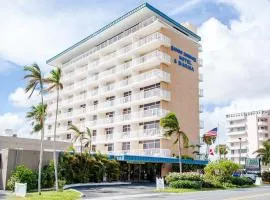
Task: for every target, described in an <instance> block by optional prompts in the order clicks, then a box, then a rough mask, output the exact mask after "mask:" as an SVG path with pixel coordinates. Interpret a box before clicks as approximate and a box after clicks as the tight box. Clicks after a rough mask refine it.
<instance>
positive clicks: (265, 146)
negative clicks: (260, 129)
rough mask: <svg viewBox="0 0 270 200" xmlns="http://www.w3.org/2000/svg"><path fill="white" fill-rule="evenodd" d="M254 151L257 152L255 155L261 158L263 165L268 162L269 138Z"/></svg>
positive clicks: (269, 157)
mask: <svg viewBox="0 0 270 200" xmlns="http://www.w3.org/2000/svg"><path fill="white" fill-rule="evenodd" d="M254 153H256V154H257V157H260V158H261V159H262V163H263V164H264V165H268V164H270V139H268V140H266V141H264V142H263V147H262V148H259V149H258V150H257V151H255V152H254Z"/></svg>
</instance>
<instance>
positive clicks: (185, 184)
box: [170, 180, 202, 189]
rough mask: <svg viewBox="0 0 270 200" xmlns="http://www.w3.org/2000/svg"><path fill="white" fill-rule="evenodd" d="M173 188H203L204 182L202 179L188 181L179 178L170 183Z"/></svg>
mask: <svg viewBox="0 0 270 200" xmlns="http://www.w3.org/2000/svg"><path fill="white" fill-rule="evenodd" d="M170 187H172V188H188V189H201V188H202V183H201V182H200V181H188V180H178V181H173V182H171V183H170Z"/></svg>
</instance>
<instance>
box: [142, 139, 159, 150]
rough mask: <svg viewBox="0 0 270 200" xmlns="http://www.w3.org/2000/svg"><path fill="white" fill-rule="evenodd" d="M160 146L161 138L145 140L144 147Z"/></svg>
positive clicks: (155, 147) (154, 147)
mask: <svg viewBox="0 0 270 200" xmlns="http://www.w3.org/2000/svg"><path fill="white" fill-rule="evenodd" d="M157 148H160V141H159V140H148V141H144V142H143V149H157Z"/></svg>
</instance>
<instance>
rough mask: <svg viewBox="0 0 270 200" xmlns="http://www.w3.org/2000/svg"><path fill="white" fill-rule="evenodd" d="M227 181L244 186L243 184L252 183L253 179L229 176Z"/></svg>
mask: <svg viewBox="0 0 270 200" xmlns="http://www.w3.org/2000/svg"><path fill="white" fill-rule="evenodd" d="M228 182H230V183H232V184H234V185H237V186H244V185H253V181H252V180H251V179H250V178H247V177H233V176H232V177H230V180H228Z"/></svg>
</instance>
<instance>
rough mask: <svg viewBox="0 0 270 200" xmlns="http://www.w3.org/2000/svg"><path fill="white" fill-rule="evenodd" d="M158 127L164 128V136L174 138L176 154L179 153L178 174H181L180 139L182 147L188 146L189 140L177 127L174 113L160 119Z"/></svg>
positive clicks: (178, 126) (177, 123)
mask: <svg viewBox="0 0 270 200" xmlns="http://www.w3.org/2000/svg"><path fill="white" fill-rule="evenodd" d="M160 126H161V127H163V128H164V136H165V137H171V136H176V140H175V141H174V144H176V143H178V153H179V172H180V173H182V162H181V157H182V153H181V144H182V142H181V139H182V140H183V144H184V146H188V143H189V139H188V137H187V135H186V133H184V132H183V131H182V130H181V128H180V125H179V122H178V119H177V117H176V115H175V114H174V113H171V112H170V113H168V114H167V115H166V116H165V117H164V118H162V119H160Z"/></svg>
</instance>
